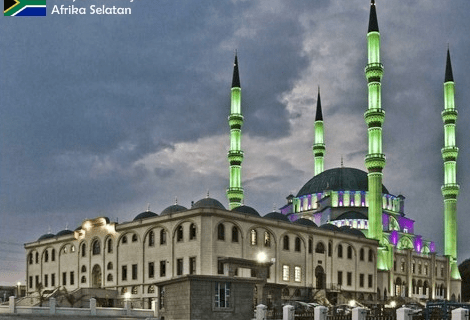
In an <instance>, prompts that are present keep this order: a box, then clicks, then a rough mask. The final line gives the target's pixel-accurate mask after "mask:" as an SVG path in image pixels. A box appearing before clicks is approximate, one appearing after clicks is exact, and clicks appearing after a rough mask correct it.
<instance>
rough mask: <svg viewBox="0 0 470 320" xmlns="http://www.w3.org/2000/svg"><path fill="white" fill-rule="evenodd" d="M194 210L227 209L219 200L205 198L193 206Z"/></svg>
mask: <svg viewBox="0 0 470 320" xmlns="http://www.w3.org/2000/svg"><path fill="white" fill-rule="evenodd" d="M193 208H217V209H223V210H225V207H224V206H223V205H222V203H220V202H219V201H218V200H215V199H213V198H204V199H201V200H199V201H198V202H196V203H195V204H194V205H193Z"/></svg>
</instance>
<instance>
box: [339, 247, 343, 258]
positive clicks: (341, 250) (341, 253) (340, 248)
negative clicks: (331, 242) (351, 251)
mask: <svg viewBox="0 0 470 320" xmlns="http://www.w3.org/2000/svg"><path fill="white" fill-rule="evenodd" d="M342 257H343V246H342V245H338V258H342Z"/></svg>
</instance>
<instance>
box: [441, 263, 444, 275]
mask: <svg viewBox="0 0 470 320" xmlns="http://www.w3.org/2000/svg"><path fill="white" fill-rule="evenodd" d="M443 276H444V267H443V266H441V277H443Z"/></svg>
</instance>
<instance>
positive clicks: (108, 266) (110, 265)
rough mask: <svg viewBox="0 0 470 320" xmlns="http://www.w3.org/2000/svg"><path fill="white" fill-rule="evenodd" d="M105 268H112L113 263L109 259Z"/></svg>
mask: <svg viewBox="0 0 470 320" xmlns="http://www.w3.org/2000/svg"><path fill="white" fill-rule="evenodd" d="M106 270H113V263H112V262H111V261H110V262H108V265H107V266H106Z"/></svg>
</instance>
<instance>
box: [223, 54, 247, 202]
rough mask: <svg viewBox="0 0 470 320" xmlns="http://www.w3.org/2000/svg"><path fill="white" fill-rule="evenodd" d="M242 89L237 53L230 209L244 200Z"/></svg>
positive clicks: (233, 105) (228, 192)
mask: <svg viewBox="0 0 470 320" xmlns="http://www.w3.org/2000/svg"><path fill="white" fill-rule="evenodd" d="M241 97H242V89H241V87H240V76H239V74H238V59H237V54H235V62H234V65H233V78H232V95H231V106H230V116H229V117H228V123H229V125H230V150H229V152H228V161H229V163H230V187H229V188H228V189H227V198H228V202H229V206H230V209H233V208H236V207H239V206H241V204H242V201H243V188H242V180H241V176H242V161H243V151H242V150H241V140H242V125H243V116H242V109H241Z"/></svg>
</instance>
